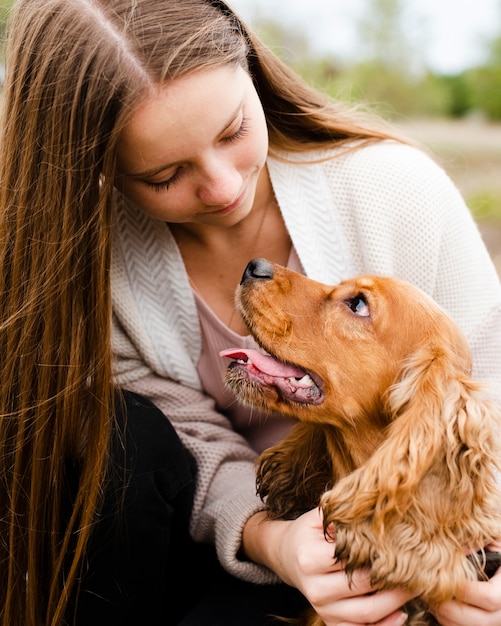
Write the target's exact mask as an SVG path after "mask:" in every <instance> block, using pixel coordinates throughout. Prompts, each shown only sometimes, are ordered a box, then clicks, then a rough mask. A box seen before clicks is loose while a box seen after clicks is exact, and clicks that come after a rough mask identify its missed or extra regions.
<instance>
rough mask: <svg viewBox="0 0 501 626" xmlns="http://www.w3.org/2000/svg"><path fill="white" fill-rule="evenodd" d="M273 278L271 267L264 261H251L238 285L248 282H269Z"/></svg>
mask: <svg viewBox="0 0 501 626" xmlns="http://www.w3.org/2000/svg"><path fill="white" fill-rule="evenodd" d="M272 278H273V267H272V265H271V263H270V262H269V261H267V260H266V259H252V261H249V263H248V264H247V267H246V268H245V270H244V273H243V275H242V280H241V281H240V284H241V285H243V284H244V283H246V282H248V281H250V280H271V279H272Z"/></svg>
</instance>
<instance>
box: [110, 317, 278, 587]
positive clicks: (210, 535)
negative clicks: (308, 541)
mask: <svg viewBox="0 0 501 626" xmlns="http://www.w3.org/2000/svg"><path fill="white" fill-rule="evenodd" d="M113 344H114V353H115V357H116V359H117V367H116V381H117V383H118V384H119V385H121V386H122V387H123V388H125V389H129V390H131V391H135V392H136V393H139V394H141V395H143V396H146V397H147V398H149V399H150V400H151V401H152V402H154V403H155V404H156V405H157V406H158V407H159V408H160V409H161V410H162V411H163V413H164V414H165V415H166V416H167V417H168V419H169V420H171V422H172V423H173V425H174V426H175V428H176V430H177V432H178V434H179V436H180V437H181V439H182V441H183V443H184V444H185V445H186V446H187V448H188V449H189V450H190V451H191V453H192V454H193V455H194V457H195V459H196V462H197V468H198V475H197V489H196V493H195V502H194V507H193V512H192V517H191V533H192V536H193V538H194V539H195V540H196V541H200V542H210V543H214V544H215V546H216V550H217V553H218V557H219V560H220V561H221V563H222V565H223V566H224V567H225V568H226V569H227V570H228V571H229V572H230V573H232V574H233V575H235V576H237V577H239V578H243V579H246V580H248V581H250V582H255V583H274V582H277V580H278V578H277V577H276V576H275V574H273V573H272V572H271V571H270V570H268V569H267V568H264V567H261V566H260V565H257V564H255V563H252V562H248V561H242V560H239V559H238V557H237V554H238V551H239V549H240V547H241V541H242V531H243V527H244V525H245V522H246V521H247V519H248V518H249V517H250V516H251V515H253V514H254V513H256V512H257V511H259V510H262V509H263V508H264V506H263V503H262V502H261V500H260V499H259V498H258V497H257V495H256V487H255V472H254V459H255V456H256V454H255V452H254V451H253V450H251V448H250V447H249V445H248V443H247V442H246V441H245V440H244V439H243V438H242V437H241V436H240V435H239V434H237V433H236V432H235V431H234V430H233V428H232V427H231V424H230V423H229V421H228V420H227V419H226V418H225V417H224V416H223V415H221V414H220V413H218V412H217V411H216V410H215V408H214V401H213V400H212V399H211V398H209V397H208V396H206V395H204V394H203V393H202V392H200V391H198V390H195V389H192V388H190V387H189V386H187V385H182V384H179V383H176V382H174V381H172V380H170V379H168V378H165V377H161V376H159V375H156V374H154V373H153V372H152V371H151V370H149V369H148V368H147V366H146V365H145V363H144V360H143V359H141V357H140V355H139V353H138V352H137V350H136V348H135V346H134V345H133V343H132V342H131V341H130V339H129V338H128V337H127V335H126V334H125V333H124V331H123V329H122V328H121V327H120V324H119V322H118V320H117V319H116V317H115V318H114V329H113Z"/></svg>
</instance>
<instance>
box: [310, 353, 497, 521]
mask: <svg viewBox="0 0 501 626" xmlns="http://www.w3.org/2000/svg"><path fill="white" fill-rule="evenodd" d="M455 362H456V359H455V358H454V356H453V355H449V354H448V353H447V352H446V351H443V352H442V351H439V350H433V351H431V350H429V349H422V350H420V351H419V352H418V353H416V354H414V355H413V356H412V357H411V359H409V361H408V362H407V363H406V365H405V367H404V368H403V370H402V373H401V376H400V379H399V381H398V382H397V383H396V384H395V385H394V386H393V387H392V388H391V389H390V390H389V395H388V407H389V412H390V414H391V416H392V418H391V419H392V422H391V423H390V425H389V426H388V433H387V437H385V440H384V442H383V444H382V445H381V446H380V447H379V448H378V450H377V451H376V452H375V453H374V455H373V456H372V457H371V458H370V459H369V460H368V462H367V463H365V464H364V465H363V466H362V467H361V468H359V469H358V470H356V471H355V472H354V473H352V474H351V475H350V476H347V477H345V478H344V479H343V480H341V481H340V482H339V483H338V484H337V485H336V486H335V487H334V489H333V490H331V492H329V494H326V495H325V497H324V498H323V500H322V504H323V506H324V513H326V519H325V523H326V525H328V524H329V523H330V522H334V523H335V522H336V520H337V521H340V522H343V523H353V522H354V521H355V520H357V519H358V520H361V519H363V518H368V517H373V521H374V523H375V526H376V530H377V529H379V530H380V531H381V532H382V531H383V529H384V526H385V525H387V524H388V523H390V522H395V521H396V520H397V519H399V518H401V517H402V516H403V515H404V513H405V512H406V511H407V510H408V509H409V507H410V506H411V505H412V504H413V503H415V496H416V492H417V490H418V488H419V485H420V483H421V482H422V480H423V477H424V476H425V475H426V474H427V473H428V472H429V471H430V469H431V468H432V466H433V472H434V474H435V475H436V476H437V477H438V478H439V481H438V485H441V486H442V488H443V490H444V494H442V495H443V497H446V498H447V499H450V497H451V496H452V497H454V500H455V501H457V502H462V503H463V504H462V506H463V507H464V510H468V517H469V518H470V517H471V514H472V505H473V502H475V503H476V504H477V505H479V506H483V504H484V502H487V503H489V502H490V503H492V502H493V498H494V497H495V491H496V490H495V478H494V467H495V465H496V464H497V463H498V458H497V457H496V452H495V450H496V446H495V440H494V435H495V430H494V417H495V411H494V408H493V407H492V406H490V405H489V404H488V403H487V401H486V400H485V399H483V398H482V396H481V391H480V386H479V385H478V384H477V383H475V382H473V381H471V380H470V379H469V378H468V376H467V374H466V373H465V372H464V371H461V370H459V369H458V367H456V366H455V365H454V363H455ZM434 495H436V497H441V494H434ZM461 514H462V511H457V512H455V515H457V516H460V515H461Z"/></svg>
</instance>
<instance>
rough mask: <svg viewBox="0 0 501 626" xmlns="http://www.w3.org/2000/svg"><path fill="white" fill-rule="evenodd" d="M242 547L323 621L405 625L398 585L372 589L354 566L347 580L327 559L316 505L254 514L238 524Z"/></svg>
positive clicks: (342, 625) (329, 548)
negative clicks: (286, 513) (288, 517)
mask: <svg viewBox="0 0 501 626" xmlns="http://www.w3.org/2000/svg"><path fill="white" fill-rule="evenodd" d="M243 548H244V551H245V554H246V556H247V557H248V558H249V559H251V560H253V561H255V562H257V563H260V564H262V565H266V566H267V567H269V568H270V569H271V570H273V571H274V572H275V573H276V574H277V575H278V576H279V577H280V578H281V579H282V580H283V581H284V582H285V583H287V584H288V585H291V586H293V587H296V588H297V589H299V590H300V591H301V592H302V593H303V594H304V596H305V597H306V598H307V599H308V600H309V602H310V603H311V605H312V606H313V608H314V609H315V611H316V612H317V613H318V614H319V615H320V617H321V618H322V619H323V621H324V622H325V624H326V626H362V625H366V624H377V626H402V624H405V620H406V615H405V614H404V613H403V612H402V611H401V610H399V609H400V607H401V606H402V605H403V604H404V603H405V602H406V601H407V600H409V599H410V598H411V597H412V596H411V595H410V594H408V593H405V592H403V591H400V590H392V591H384V592H379V593H373V590H372V588H371V585H370V582H369V577H368V573H367V572H365V571H356V572H355V573H354V575H353V581H352V583H351V585H350V584H349V583H348V579H347V576H346V574H345V573H344V572H343V571H342V569H341V567H342V566H341V564H340V563H337V562H336V561H335V560H334V559H333V555H334V544H333V543H332V542H330V541H327V540H326V539H325V537H324V531H323V525H322V514H321V511H320V510H319V509H314V510H312V511H309V512H308V513H305V514H304V515H302V516H301V517H299V518H298V519H296V520H292V521H282V520H268V519H266V513H264V512H261V513H258V514H256V515H254V516H253V517H252V518H251V519H250V520H249V521H248V522H247V525H246V526H245V528H244V536H243ZM469 626H471V624H470V625H469Z"/></svg>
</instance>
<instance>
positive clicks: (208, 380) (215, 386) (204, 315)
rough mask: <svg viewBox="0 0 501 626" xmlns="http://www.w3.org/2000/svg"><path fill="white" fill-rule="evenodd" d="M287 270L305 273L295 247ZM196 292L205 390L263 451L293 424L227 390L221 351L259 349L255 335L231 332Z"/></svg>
mask: <svg viewBox="0 0 501 626" xmlns="http://www.w3.org/2000/svg"><path fill="white" fill-rule="evenodd" d="M287 267H288V268H290V269H292V270H294V271H296V272H300V273H302V274H303V273H304V271H303V268H302V266H301V262H300V261H299V258H298V256H297V254H296V251H295V249H294V248H292V249H291V252H290V255H289V260H288V262H287ZM193 293H194V296H195V301H196V304H197V309H198V316H199V318H200V325H201V328H202V353H201V355H200V360H199V361H198V364H197V371H198V375H199V376H200V379H201V381H202V385H203V388H204V391H205V393H207V394H208V395H210V396H211V397H213V398H214V399H215V401H216V406H217V408H218V410H220V411H221V412H222V413H224V414H225V415H227V416H228V418H229V419H230V420H231V422H232V424H233V426H234V427H235V430H237V431H238V432H240V433H241V434H242V435H243V436H244V437H245V438H246V439H247V440H248V441H249V443H250V445H251V446H252V447H253V448H254V449H255V450H256V451H257V452H261V451H262V450H264V449H265V448H267V447H269V446H270V445H273V444H274V443H276V442H277V441H278V440H279V439H281V438H282V437H283V436H285V435H286V434H287V433H288V432H289V430H290V427H291V426H292V421H291V420H290V419H289V418H286V417H282V416H280V415H277V414H276V413H264V412H262V411H259V410H257V409H253V408H249V407H244V406H242V405H241V404H240V403H239V402H238V401H237V400H236V399H235V396H234V395H233V394H232V393H231V392H230V391H228V389H226V387H225V385H224V382H223V373H224V370H225V369H226V367H227V366H228V364H229V360H228V359H227V358H223V357H220V356H219V352H220V351H221V350H225V349H226V348H254V349H259V347H258V346H257V344H256V342H255V341H254V339H253V338H252V337H251V335H246V336H245V337H242V336H241V335H239V334H238V333H236V332H234V331H233V330H231V329H229V328H228V327H227V326H226V325H225V324H224V323H223V322H222V321H221V320H220V319H219V318H218V317H217V316H216V315H215V314H214V312H213V311H212V309H211V308H209V306H208V305H207V304H206V303H205V301H204V300H203V298H201V297H200V296H199V294H198V293H197V292H196V291H193Z"/></svg>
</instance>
